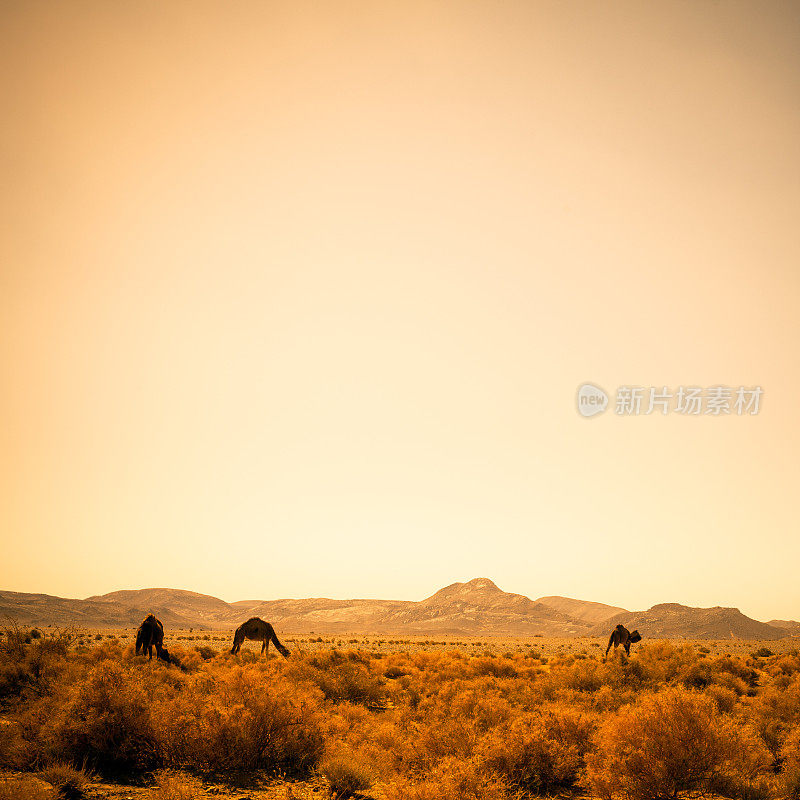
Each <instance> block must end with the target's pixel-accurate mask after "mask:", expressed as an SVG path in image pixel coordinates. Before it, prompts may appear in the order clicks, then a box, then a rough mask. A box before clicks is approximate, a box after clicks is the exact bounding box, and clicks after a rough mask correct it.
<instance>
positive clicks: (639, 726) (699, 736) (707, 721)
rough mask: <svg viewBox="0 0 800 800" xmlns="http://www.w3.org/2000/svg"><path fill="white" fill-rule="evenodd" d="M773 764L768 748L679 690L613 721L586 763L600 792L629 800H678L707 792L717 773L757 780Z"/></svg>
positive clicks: (652, 697) (644, 700)
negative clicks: (679, 797)
mask: <svg viewBox="0 0 800 800" xmlns="http://www.w3.org/2000/svg"><path fill="white" fill-rule="evenodd" d="M768 762H769V758H768V755H767V753H766V751H765V750H764V749H763V745H761V744H760V742H758V741H757V739H756V738H755V737H754V736H747V735H745V733H744V732H743V731H741V730H740V729H737V728H736V726H735V725H734V723H733V722H732V721H731V720H730V719H728V718H724V717H722V716H721V715H720V714H719V712H718V710H717V707H716V704H715V703H714V701H713V700H711V699H710V698H707V697H704V696H702V695H701V694H699V693H697V692H692V691H689V690H686V689H679V688H671V689H667V690H666V691H663V692H660V693H657V694H647V695H644V696H643V697H641V698H640V699H639V700H638V701H637V702H636V703H635V704H634V705H633V706H630V707H627V708H624V709H622V710H621V711H620V712H619V713H618V714H617V715H616V716H614V717H611V718H609V719H608V720H607V721H606V722H605V723H604V724H603V726H602V727H601V729H600V732H599V736H598V739H597V750H596V751H595V752H594V753H592V754H590V755H589V756H588V757H587V764H588V777H589V782H590V784H591V786H592V789H593V790H594V791H595V792H596V794H598V795H599V796H600V797H601V798H612V797H625V798H626V800H674V798H676V797H678V795H679V794H680V793H682V792H700V791H704V790H708V789H709V788H710V786H711V785H712V783H713V781H714V779H715V778H716V777H717V776H719V775H720V774H738V775H739V776H741V777H743V778H747V779H755V778H756V777H757V776H758V773H759V771H763V770H764V769H765V768H766V766H767V764H768Z"/></svg>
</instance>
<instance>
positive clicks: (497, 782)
mask: <svg viewBox="0 0 800 800" xmlns="http://www.w3.org/2000/svg"><path fill="white" fill-rule="evenodd" d="M384 796H385V798H386V800H503V799H504V798H509V797H510V796H511V791H510V789H509V787H508V786H507V785H506V784H505V782H504V781H503V779H502V778H501V777H500V776H499V775H496V774H494V773H491V772H488V771H487V770H485V769H484V767H483V765H481V764H480V763H478V762H476V761H475V760H473V759H467V760H462V759H457V758H448V759H445V760H443V761H441V762H440V763H438V764H436V766H435V767H433V768H432V769H431V770H430V772H429V773H428V774H426V775H425V776H424V777H420V776H413V777H409V776H403V777H396V778H395V779H394V780H393V781H391V782H390V783H389V784H388V785H387V786H385V787H384Z"/></svg>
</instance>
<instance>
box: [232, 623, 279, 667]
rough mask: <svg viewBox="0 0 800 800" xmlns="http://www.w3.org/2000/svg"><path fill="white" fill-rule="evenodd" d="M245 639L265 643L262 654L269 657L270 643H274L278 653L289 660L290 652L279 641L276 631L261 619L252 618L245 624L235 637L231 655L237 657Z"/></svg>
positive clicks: (239, 628)
mask: <svg viewBox="0 0 800 800" xmlns="http://www.w3.org/2000/svg"><path fill="white" fill-rule="evenodd" d="M245 639H252V640H254V641H256V642H263V644H262V645H261V653H262V654H264V653H266V654H267V655H269V643H270V642H273V643H274V645H275V647H276V648H277V649H278V652H279V653H280V654H281V655H282V656H283V657H284V658H289V651H288V650H287V649H286V648H285V647H284V646H283V645H282V644H281V643H280V642H279V641H278V637H277V636H276V635H275V629H274V628H273V627H272V625H270V624H269V622H264V620H263V619H261V618H260V617H251V618H250V619H249V620H247V622H243V623H242V624H241V625H240V626H239V627H238V628H237V629H236V633H235V634H234V635H233V647H232V648H231V653H233V655H236V654H237V653H238V652H239V650H240V649H241V646H242V642H243V641H244V640H245Z"/></svg>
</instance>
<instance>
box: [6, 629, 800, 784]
mask: <svg viewBox="0 0 800 800" xmlns="http://www.w3.org/2000/svg"><path fill="white" fill-rule="evenodd" d="M278 635H279V638H280V639H281V641H282V642H283V643H284V644H285V645H286V646H287V647H288V648H289V649H290V651H291V656H290V658H288V659H284V658H282V657H280V656H279V655H278V654H277V653H275V649H274V647H270V653H269V657H268V658H264V657H262V656H261V655H260V652H259V651H260V643H257V642H245V644H244V645H243V647H242V652H241V653H240V654H239V655H238V656H231V655H230V653H229V650H230V647H231V643H232V639H233V631H200V630H196V629H194V630H174V631H168V632H167V635H166V636H165V640H164V644H165V646H166V647H167V648H168V649H169V652H170V654H171V656H172V657H173V659H174V661H175V662H176V664H170V665H167V664H164V663H163V662H159V661H157V659H156V658H155V657H154V658H153V660H152V661H148V660H147V659H145V658H143V657H142V656H136V655H135V654H134V652H133V645H134V641H135V638H136V631H135V629H132V628H127V629H117V630H114V629H91V630H80V629H75V628H73V629H68V630H64V629H56V628H42V629H28V628H21V627H18V626H13V625H12V626H9V627H8V628H7V629H6V630H5V632H4V635H3V636H2V637H0V702H2V711H1V712H0V766H1V767H2V773H0V800H11V798H31V799H32V800H55V798H58V797H61V798H95V799H96V800H100V798H114V799H115V800H122V798H129V799H130V800H144V799H145V798H149V799H150V800H189V798H223V800H233V798H237V799H238V800H244V798H251V800H267V799H269V800H277V799H278V798H280V799H281V800H284V799H285V800H289V799H290V798H298V799H299V798H322V797H339V798H345V797H355V798H358V797H361V798H375V800H401V799H403V800H405V798H409V800H434V798H436V799H437V800H460V798H465V799H466V800H484V798H493V799H494V798H498V799H499V800H511V799H512V798H513V800H522V798H526V797H535V796H552V797H584V798H598V799H599V798H608V799H610V800H613V798H625V800H656V799H657V798H664V799H665V800H666V798H677V797H690V796H697V795H698V794H703V795H704V796H707V797H718V798H722V797H727V798H740V799H741V800H759V798H763V800H768V799H769V798H776V799H777V798H797V797H800V652H798V644H799V643H798V640H797V639H783V640H778V641H769V642H758V641H745V640H733V639H730V640H724V641H708V640H703V641H691V640H658V641H647V640H646V639H645V640H644V641H642V642H641V643H639V644H637V645H634V646H633V648H632V651H631V655H630V657H629V658H626V657H625V655H624V653H623V652H622V651H621V650H620V651H619V652H617V653H616V654H614V653H613V651H612V654H610V655H609V658H608V660H607V661H603V653H604V651H605V646H606V640H601V639H597V638H571V639H566V638H563V639H561V638H545V637H531V638H527V639H525V638H498V639H496V638H492V637H479V638H478V637H476V638H469V637H444V638H437V639H435V640H434V639H431V638H424V637H403V636H396V637H392V636H386V635H383V636H364V635H355V634H353V635H346V634H343V635H336V636H330V635H324V634H320V635H316V634H314V633H311V632H307V633H302V634H301V633H293V632H291V631H279V632H278Z"/></svg>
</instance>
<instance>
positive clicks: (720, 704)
mask: <svg viewBox="0 0 800 800" xmlns="http://www.w3.org/2000/svg"><path fill="white" fill-rule="evenodd" d="M705 695H706V697H710V698H711V699H712V700H713V701H714V702H715V703H716V704H717V708H718V709H719V710H720V711H722V712H724V713H725V714H730V713H731V712H732V711H733V710H734V709H735V708H736V703H737V702H738V700H739V692H736V691H734V690H733V689H729V688H727V687H725V686H716V685H712V686H709V687H708V688H707V689H706V690H705Z"/></svg>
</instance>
